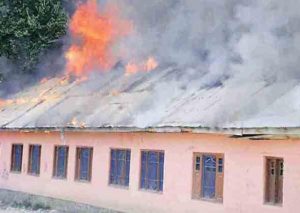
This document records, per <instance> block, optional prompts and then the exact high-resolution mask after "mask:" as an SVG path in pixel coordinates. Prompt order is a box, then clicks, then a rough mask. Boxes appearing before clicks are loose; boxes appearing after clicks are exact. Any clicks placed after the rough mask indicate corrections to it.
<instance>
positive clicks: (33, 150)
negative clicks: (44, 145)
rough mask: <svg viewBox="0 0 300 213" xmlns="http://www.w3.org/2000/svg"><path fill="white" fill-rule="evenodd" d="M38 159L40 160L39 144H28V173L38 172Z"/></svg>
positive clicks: (36, 173)
mask: <svg viewBox="0 0 300 213" xmlns="http://www.w3.org/2000/svg"><path fill="white" fill-rule="evenodd" d="M40 161H41V146H40V145H30V146H29V162H28V173H29V174H32V175H39V174H40Z"/></svg>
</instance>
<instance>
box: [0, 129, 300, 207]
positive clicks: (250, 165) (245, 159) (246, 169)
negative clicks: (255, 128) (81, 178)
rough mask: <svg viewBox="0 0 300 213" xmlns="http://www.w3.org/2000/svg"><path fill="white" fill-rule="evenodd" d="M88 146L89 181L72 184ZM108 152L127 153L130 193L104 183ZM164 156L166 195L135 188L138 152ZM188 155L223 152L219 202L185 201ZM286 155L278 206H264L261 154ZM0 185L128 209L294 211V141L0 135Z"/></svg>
mask: <svg viewBox="0 0 300 213" xmlns="http://www.w3.org/2000/svg"><path fill="white" fill-rule="evenodd" d="M12 143H23V144H24V150H23V167H22V170H23V171H22V173H21V174H14V173H10V172H8V171H9V168H10V152H11V144H12ZM28 144H41V145H42V156H41V174H40V176H39V177H35V176H30V175H27V162H28V152H29V151H28V148H29V146H28ZM59 144H66V145H69V147H70V148H69V161H68V162H69V164H68V177H67V180H57V179H53V178H52V167H53V152H54V145H59ZM82 145H84V146H87V145H89V146H92V147H94V157H93V171H92V181H91V183H82V182H76V181H74V173H75V149H76V146H82ZM110 148H130V149H131V167H130V183H129V188H128V189H126V188H120V187H113V186H109V185H108V176H109V158H110V156H109V154H110V151H109V150H110ZM141 149H157V150H164V151H165V167H164V170H165V171H164V172H165V173H164V190H163V192H162V193H154V192H149V191H143V190H140V189H139V173H140V171H139V168H140V150H141ZM193 152H212V153H224V157H225V165H224V172H225V173H224V195H223V197H224V200H223V203H213V202H208V201H202V200H193V199H191V191H192V155H193ZM265 156H277V157H283V158H284V166H285V168H284V181H283V184H284V185H283V205H282V206H281V207H279V206H271V205H265V204H264V203H263V200H264V198H263V197H264V157H265ZM0 188H5V189H12V190H18V191H24V192H29V193H33V194H38V195H45V196H51V197H57V198H62V199H66V200H73V201H79V202H83V203H88V204H92V205H96V206H101V207H106V208H112V209H117V210H122V211H128V212H206V213H215V212H216V213H222V212H224V213H225V212H226V213H235V212H239V213H253V212H255V213H260V212H262V213H268V212H270V213H271V212H272V213H277V212H286V213H293V212H298V210H299V209H300V197H299V194H300V140H276V141H272V140H268V141H261V140H259V141H250V140H246V139H232V138H228V137H227V136H223V135H212V134H210V135H209V134H189V133H176V134H171V133H170V134H165V133H164V134H163V133H65V135H64V137H62V136H61V135H60V133H18V132H1V133H0Z"/></svg>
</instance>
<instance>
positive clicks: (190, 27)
mask: <svg viewBox="0 0 300 213" xmlns="http://www.w3.org/2000/svg"><path fill="white" fill-rule="evenodd" d="M110 2H111V1H110ZM113 2H116V3H117V4H118V5H121V6H120V7H121V10H122V12H123V13H124V16H125V17H127V18H128V19H130V20H133V23H134V25H135V27H136V33H135V34H134V35H133V36H131V37H129V38H127V39H126V40H124V41H123V43H121V45H122V48H125V49H129V50H130V52H129V55H128V56H126V57H125V60H126V59H130V58H143V57H144V58H145V57H147V56H149V55H153V56H155V58H157V60H158V61H159V64H160V65H161V66H164V65H172V66H174V67H177V68H178V69H179V70H180V72H182V73H181V74H182V75H184V74H185V73H186V74H187V76H188V72H190V73H191V70H193V72H194V74H193V75H192V78H191V79H190V82H186V83H187V85H186V87H187V89H190V90H193V88H195V87H203V88H213V87H216V86H224V85H225V88H226V87H231V88H236V89H235V90H236V94H232V92H231V91H230V93H228V94H226V93H225V94H224V96H225V97H226V98H224V99H222V102H223V103H222V107H220V109H218V110H216V111H214V114H213V115H207V118H206V120H207V122H208V124H211V125H220V124H223V123H224V122H228V121H229V120H233V119H234V117H235V119H236V120H240V119H246V118H248V117H249V116H250V115H253V114H255V113H256V112H258V111H260V110H263V109H264V108H265V107H266V106H268V105H269V104H271V103H273V102H274V101H275V100H276V99H278V98H279V97H281V96H283V95H284V94H286V93H288V92H289V91H290V90H291V89H293V88H294V87H295V85H296V84H297V83H298V82H299V80H300V70H299V68H300V13H299V8H300V1H298V0H286V1H277V0H263V1H261V0H226V1H219V0H152V1H140V0H113ZM195 78H196V79H197V80H196V81H195ZM175 81H176V82H177V81H178V80H175ZM254 83H256V84H257V83H261V84H262V87H268V86H271V88H272V89H271V90H272V92H270V93H267V94H259V91H260V90H259V89H258V92H257V93H258V95H257V97H256V99H255V101H252V102H251V103H249V101H248V96H249V95H250V94H248V93H247V91H250V89H251V85H253V84H254ZM161 84H162V85H165V86H166V87H167V86H168V85H173V84H172V82H167V84H165V82H162V83H161ZM174 85H175V84H174ZM174 85H173V86H174ZM177 85H178V88H179V87H180V84H177ZM181 86H182V85H181ZM157 87H158V88H160V89H159V91H158V94H157V97H161V94H159V93H160V91H162V90H163V89H161V87H162V86H161V85H157ZM165 91H169V90H168V89H166V90H165ZM175 91H176V89H175V88H174V90H173V91H172V92H173V93H174V92H175ZM225 91H226V90H225ZM179 95H180V94H179ZM251 95H255V94H251ZM169 97H173V94H172V95H170V94H169V95H166V96H164V97H163V98H161V102H163V103H161V104H162V105H164V104H165V105H167V104H168V101H170V98H169ZM237 99H238V102H237ZM290 101H291V102H293V100H290ZM291 104H292V103H291ZM237 105H238V106H239V107H236V106H237ZM243 105H245V107H244V110H243V112H237V111H238V108H241V106H243ZM235 107H236V108H235ZM215 112H217V113H215ZM154 114H155V113H154ZM237 114H238V115H237ZM237 117H238V118H237ZM152 119H153V117H152ZM139 120H145V119H144V117H143V116H142V118H141V119H139Z"/></svg>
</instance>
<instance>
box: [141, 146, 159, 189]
mask: <svg viewBox="0 0 300 213" xmlns="http://www.w3.org/2000/svg"><path fill="white" fill-rule="evenodd" d="M163 181H164V152H162V151H142V165H141V180H140V188H142V189H148V190H154V191H163Z"/></svg>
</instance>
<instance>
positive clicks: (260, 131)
mask: <svg viewBox="0 0 300 213" xmlns="http://www.w3.org/2000/svg"><path fill="white" fill-rule="evenodd" d="M5 131H10V132H16V131H18V132H62V131H63V132H105V133H139V132H148V133H194V134H223V135H233V136H238V137H248V136H249V137H250V136H251V137H257V136H263V135H269V136H272V135H273V136H295V137H296V136H297V137H300V127H260V128H256V127H252V128H236V127H233V128H212V127H180V126H162V127H146V128H138V127H112V126H107V127H69V126H67V127H24V128H0V132H5Z"/></svg>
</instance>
